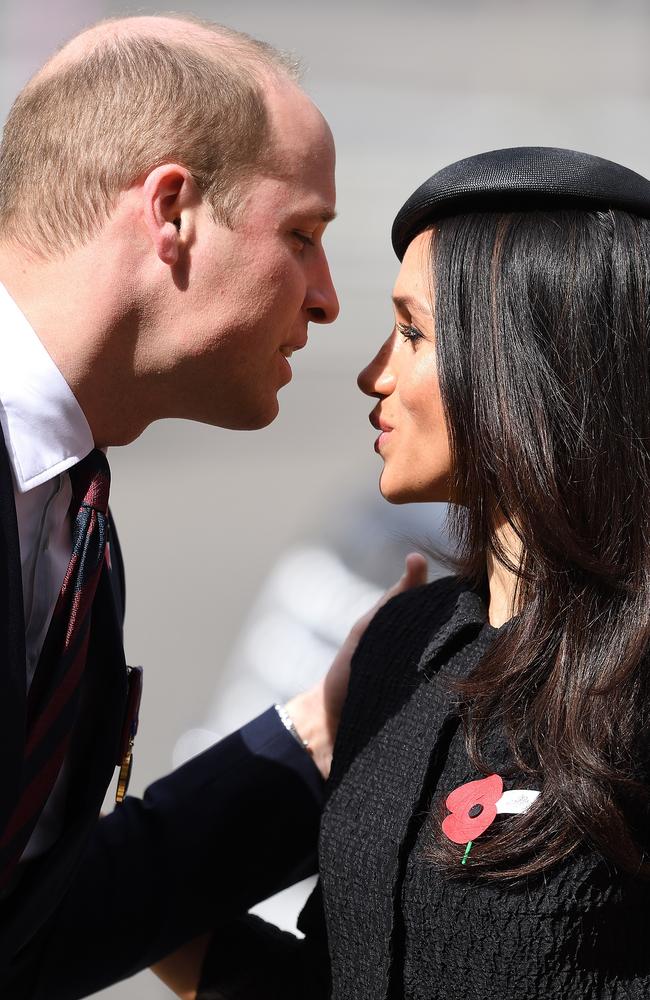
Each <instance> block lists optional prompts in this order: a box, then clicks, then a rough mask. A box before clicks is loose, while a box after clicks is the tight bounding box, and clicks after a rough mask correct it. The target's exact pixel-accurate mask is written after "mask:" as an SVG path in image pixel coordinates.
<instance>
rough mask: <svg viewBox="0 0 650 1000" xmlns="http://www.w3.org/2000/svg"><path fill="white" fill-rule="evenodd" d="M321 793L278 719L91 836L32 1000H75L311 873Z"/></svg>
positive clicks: (199, 760) (268, 719)
mask: <svg viewBox="0 0 650 1000" xmlns="http://www.w3.org/2000/svg"><path fill="white" fill-rule="evenodd" d="M322 797H323V782H322V779H321V778H320V775H319V773H318V771H317V769H316V767H315V765H314V764H313V762H312V761H311V759H310V757H309V756H308V754H306V753H305V751H304V750H303V749H302V748H301V747H300V746H299V745H298V743H297V742H296V741H295V740H294V739H293V738H292V737H291V736H290V735H289V733H288V732H287V731H286V729H285V728H284V726H283V725H282V723H281V722H280V720H279V718H278V717H277V713H276V712H275V711H274V710H273V709H269V711H268V712H266V713H264V715H262V716H260V717H259V718H258V719H256V720H254V721H253V722H252V723H249V725H248V726H245V727H244V728H243V729H241V730H239V731H238V732H236V733H233V734H232V735H231V736H229V737H227V738H226V739H224V740H222V741H221V742H220V743H218V744H216V745H215V746H214V747H212V748H210V749H209V750H207V751H205V752H204V753H203V754H201V755H200V756H199V757H196V758H194V759H193V760H192V761H189V762H188V763H187V764H185V765H184V766H183V767H181V768H179V769H178V770H176V771H174V772H173V773H172V774H171V775H169V776H168V777H166V778H163V779H162V780H160V781H157V782H156V783H155V784H153V785H151V786H150V787H149V788H148V789H147V791H146V793H145V795H144V797H143V799H142V800H139V799H136V798H130V797H129V798H127V799H126V800H125V801H124V803H123V804H122V805H121V806H119V807H118V808H117V809H116V810H115V811H114V812H113V813H112V814H111V815H110V816H108V817H106V818H104V819H102V820H101V821H100V822H99V823H98V824H97V827H96V830H95V833H94V835H93V837H92V839H91V841H90V844H89V846H88V849H87V850H86V852H85V855H84V857H83V859H82V861H81V863H80V865H79V868H78V870H77V873H76V877H75V879H74V882H73V884H72V886H71V888H70V890H69V892H68V894H67V895H66V897H65V899H64V901H63V903H62V905H61V907H60V908H59V910H58V912H57V914H56V918H55V920H54V922H53V926H52V928H51V933H50V934H49V939H48V941H47V945H46V948H45V951H44V952H43V953H42V961H40V962H39V979H38V984H37V986H36V987H35V989H34V990H33V991H32V992H31V994H30V996H32V997H33V998H34V1000H76V998H81V997H85V996H87V995H88V994H90V993H93V992H95V991H96V990H99V989H102V988H104V987H106V986H108V985H110V984H111V983H113V982H116V981H118V980H120V979H124V978H126V977H128V976H131V975H133V974H134V973H136V972H138V971H139V970H140V969H143V968H145V967H146V966H149V965H151V964H152V963H154V962H156V961H158V960H159V959H160V958H162V957H163V956H164V955H166V954H168V953H169V952H171V951H173V950H174V949H176V948H177V947H179V946H180V945H181V944H183V943H184V942H185V941H188V940H190V939H191V938H193V937H195V936H196V935H198V934H201V933H204V932H205V931H206V930H208V929H212V928H215V927H218V926H219V925H224V926H225V925H227V924H229V923H232V922H233V921H235V920H236V919H237V918H238V917H240V916H243V915H244V914H245V913H246V911H247V910H248V909H249V908H250V907H251V906H254V905H255V904H256V903H257V902H260V901H261V900H262V899H265V898H267V897H268V896H270V895H273V893H275V892H278V891H280V889H283V888H285V887H286V886H288V885H291V884H293V883H294V882H296V881H298V880H300V879H302V878H304V877H306V876H307V875H309V874H312V873H313V872H314V871H315V870H316V842H317V835H318V824H319V816H320V809H321V805H322Z"/></svg>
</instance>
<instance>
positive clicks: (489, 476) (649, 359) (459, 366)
mask: <svg viewBox="0 0 650 1000" xmlns="http://www.w3.org/2000/svg"><path fill="white" fill-rule="evenodd" d="M431 274H432V282H433V292H432V294H433V295H434V297H435V326H436V344H437V347H436V350H437V355H438V368H439V377H440V385H441V393H442V398H443V403H444V407H445V412H446V417H447V426H448V428H449V433H450V438H451V449H452V460H453V476H454V495H455V496H457V497H459V498H460V499H461V500H462V504H459V505H458V506H456V507H455V508H453V513H452V514H451V519H452V528H453V532H454V534H455V536H456V540H457V542H458V545H459V563H458V565H459V567H460V569H461V572H462V574H463V575H464V576H465V577H466V578H468V579H469V580H470V581H471V582H472V583H474V584H476V585H479V586H480V585H482V584H483V585H484V583H485V574H486V560H487V559H488V558H489V557H491V558H495V559H497V560H499V561H501V562H502V563H505V564H506V565H510V562H509V560H510V561H511V557H509V556H508V554H507V552H505V551H503V546H500V544H499V541H498V537H497V533H496V531H495V524H496V518H497V517H498V516H501V517H503V518H505V520H506V522H508V523H509V525H510V526H511V528H512V529H513V530H514V532H515V533H516V535H517V536H518V538H519V539H520V540H521V546H522V557H521V564H520V565H519V564H517V565H515V566H510V568H511V569H514V570H516V572H517V573H518V575H519V580H518V588H517V608H518V613H517V615H516V617H515V618H513V619H512V620H511V622H510V623H509V624H508V625H507V626H505V627H504V629H503V630H502V631H501V632H500V633H499V635H498V637H497V639H496V641H495V643H494V645H493V646H492V647H491V648H490V650H489V651H488V653H487V654H486V655H485V657H484V658H483V660H482V661H481V663H480V664H479V666H478V667H477V669H476V670H475V672H474V673H473V674H472V676H471V677H470V678H469V679H468V680H467V681H465V682H464V683H463V684H462V685H460V691H461V694H462V699H463V704H464V708H463V719H464V725H465V731H466V742H467V748H468V751H469V754H470V758H471V759H472V760H473V762H474V763H475V765H476V766H477V767H478V768H479V769H480V770H483V771H484V772H485V773H486V774H487V773H490V771H491V770H492V768H491V765H490V760H489V759H488V758H486V755H485V751H484V747H485V746H486V745H487V742H488V739H489V738H490V736H491V735H493V734H494V731H495V730H498V731H499V732H501V733H502V734H505V738H506V740H507V745H508V747H509V751H510V753H511V754H512V757H513V760H514V766H515V767H516V769H517V771H519V772H520V773H522V772H523V774H524V775H528V776H533V777H534V778H535V779H537V781H538V782H539V785H538V787H540V788H541V789H542V795H541V796H540V798H539V799H538V801H537V803H536V804H535V805H534V806H533V807H532V808H530V809H529V810H528V812H526V813H524V814H523V815H521V816H516V817H512V818H508V819H507V820H505V819H504V820H503V821H501V820H500V821H499V822H498V823H495V824H494V825H493V826H492V827H491V828H490V830H488V831H487V833H486V834H485V835H484V836H483V837H481V838H480V840H478V841H477V842H476V843H475V844H474V846H473V847H472V854H471V861H472V864H471V866H469V865H468V866H467V867H461V866H460V865H459V863H458V861H459V859H458V848H456V847H455V845H453V844H451V843H449V842H447V843H443V842H442V841H443V840H446V838H441V840H440V841H438V842H437V843H436V844H435V845H434V847H433V849H432V850H433V858H434V860H438V861H439V862H442V863H444V865H445V867H446V868H447V870H451V868H452V867H453V870H454V873H455V874H458V875H461V876H462V875H468V876H469V875H471V876H477V875H479V876H484V877H488V878H504V877H507V878H512V877H515V876H521V875H527V874H534V873H540V872H542V871H544V870H546V869H548V868H549V867H551V866H552V865H554V864H555V863H557V862H559V861H561V860H562V859H563V858H565V857H566V856H567V855H569V854H570V853H571V852H573V851H574V850H576V848H578V847H580V845H585V844H587V845H589V846H590V847H592V848H595V849H596V850H597V851H598V852H600V853H601V854H602V855H603V856H605V857H606V858H608V859H610V860H611V861H613V862H614V863H615V864H616V865H617V866H618V867H619V868H621V869H623V870H627V871H634V872H642V873H644V874H646V875H647V874H648V870H649V869H650V866H646V864H645V863H644V860H643V845H644V842H645V841H646V840H647V837H648V833H649V832H650V824H649V817H650V786H649V785H648V783H647V782H648V778H649V777H650V775H649V764H650V754H649V747H650V699H649V694H650V692H649V690H648V688H649V681H648V670H649V666H650V664H649V656H648V653H649V648H650V221H648V220H645V219H641V218H638V217H636V216H634V215H630V214H628V213H626V212H621V211H573V210H561V211H553V212H547V211H544V212H541V211H539V212H538V211H530V212H514V213H510V214H498V213H485V214H478V213H475V214H469V215H462V216H457V217H455V218H450V219H447V220H444V221H442V222H441V223H439V224H437V225H436V226H435V228H434V229H433V231H432V240H431ZM533 787H535V786H533Z"/></svg>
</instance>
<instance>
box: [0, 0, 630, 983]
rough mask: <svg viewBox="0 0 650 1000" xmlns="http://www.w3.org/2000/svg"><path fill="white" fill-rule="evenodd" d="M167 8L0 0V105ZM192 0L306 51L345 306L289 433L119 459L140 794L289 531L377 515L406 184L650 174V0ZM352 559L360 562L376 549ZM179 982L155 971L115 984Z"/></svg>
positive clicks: (398, 526) (320, 341)
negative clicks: (377, 383) (487, 153)
mask: <svg viewBox="0 0 650 1000" xmlns="http://www.w3.org/2000/svg"><path fill="white" fill-rule="evenodd" d="M159 9H160V8H157V7H155V6H154V5H151V4H142V5H139V6H137V7H125V6H123V5H121V4H114V3H111V2H109V0H67V2H66V0H4V2H3V4H2V8H1V10H0V120H3V119H4V116H5V114H6V112H7V110H8V109H9V107H10V105H11V102H12V100H13V97H14V96H15V94H16V92H17V91H18V89H19V88H20V87H21V86H22V84H23V83H24V82H25V81H26V80H27V79H28V77H29V76H30V75H31V73H32V72H33V71H34V70H35V69H36V68H37V67H38V66H39V65H40V64H41V63H42V62H43V61H44V59H45V58H46V57H47V56H48V55H49V54H50V53H51V52H52V51H53V50H54V49H55V48H56V47H57V46H58V45H60V44H61V43H62V42H63V41H65V40H66V39H67V38H68V37H69V36H70V35H71V34H74V33H75V32H76V31H78V30H80V29H81V28H82V27H84V26H86V25H87V24H90V23H92V22H93V21H95V20H98V19H100V18H102V17H105V16H112V15H115V14H120V13H152V12H155V11H157V10H159ZM174 9H175V10H177V11H184V10H187V11H192V12H194V13H196V14H198V15H201V16H203V17H208V18H212V19H214V20H217V21H221V22H223V23H225V24H229V25H232V26H233V27H235V28H238V29H240V30H244V31H248V32H250V33H251V34H254V35H257V36H259V37H261V38H264V39H267V40H269V41H271V42H273V43H275V44H276V45H278V46H280V47H282V48H285V49H290V50H293V51H295V52H296V53H298V54H299V55H300V56H301V57H302V59H303V62H304V65H305V69H306V74H305V86H306V89H307V90H308V91H309V93H310V94H311V95H312V96H313V98H314V99H315V100H316V102H317V103H318V104H319V105H320V107H321V109H322V110H323V112H324V113H325V115H326V117H327V118H328V119H329V121H330V123H331V125H332V128H333V131H334V135H335V138H336V141H337V146H338V188H339V213H340V217H339V219H338V220H337V221H336V222H335V223H334V224H333V226H332V227H331V231H330V232H329V233H328V235H327V237H326V247H327V248H328V251H329V255H330V261H331V266H332V271H333V276H334V279H335V281H336V283H337V286H338V290H339V294H340V299H341V316H340V319H339V320H338V322H337V323H336V325H335V326H334V327H332V328H327V327H324V328H319V327H316V328H314V329H313V330H312V333H311V335H310V344H309V347H308V348H307V350H306V351H305V352H302V353H301V354H299V355H297V356H295V357H294V363H293V367H294V381H293V382H292V383H291V385H290V386H288V387H287V388H285V389H284V390H283V391H282V395H281V414H280V416H279V418H278V419H277V421H276V422H275V423H274V424H273V426H272V427H270V428H268V429H266V430H263V431H258V432H255V433H250V434H246V433H231V432H224V431H221V430H217V429H214V428H209V427H202V426H199V425H195V424H182V423H176V422H166V423H161V424H158V425H157V426H154V427H152V428H150V429H149V430H148V431H147V432H146V433H145V434H144V435H143V437H142V438H141V439H140V440H139V441H137V442H136V443H135V444H133V445H130V446H129V447H128V448H127V449H115V450H114V451H113V452H112V453H111V464H112V467H113V483H114V485H113V489H112V506H113V511H114V513H115V516H116V518H117V523H118V526H119V528H120V534H121V539H122V545H123V548H124V550H125V554H126V561H127V585H128V602H127V608H128V614H127V634H126V645H127V655H128V657H129V658H130V661H131V662H133V663H143V664H144V666H145V695H144V705H143V711H142V721H141V729H140V734H139V737H138V741H137V748H136V764H135V773H134V778H133V784H132V788H133V790H135V791H136V792H139V791H141V790H142V789H143V788H144V786H145V785H146V784H147V783H148V782H149V781H151V780H152V779H153V778H155V777H156V776H158V775H160V774H162V773H163V772H165V771H166V770H168V769H169V767H170V763H171V759H172V753H173V749H174V746H175V745H176V744H177V741H178V739H179V737H181V735H182V734H183V733H185V732H186V731H187V730H190V729H192V728H193V727H196V726H201V725H202V724H204V722H205V717H206V712H207V711H208V706H210V705H213V703H214V698H215V692H218V691H219V690H220V684H221V681H220V678H221V677H222V671H223V667H224V664H226V663H231V664H232V655H233V649H236V648H237V644H238V642H239V641H240V640H238V636H239V634H240V630H241V628H242V625H243V623H244V621H245V620H246V618H247V615H248V613H249V610H250V608H251V605H252V604H253V602H255V601H256V599H257V596H258V593H259V590H260V587H262V585H263V582H264V581H265V580H266V578H267V575H268V573H269V572H270V571H271V569H272V567H274V566H275V565H276V563H277V560H278V559H279V558H281V557H282V554H283V553H284V552H285V551H286V549H287V547H289V546H292V547H294V548H295V547H296V546H301V545H307V544H312V543H313V544H320V543H321V541H322V539H323V538H325V537H330V536H331V535H332V532H334V533H336V531H337V529H338V528H339V527H340V526H341V525H344V524H345V522H346V518H348V516H349V511H350V510H351V509H353V508H354V509H356V510H362V511H363V510H367V511H373V512H374V510H375V507H374V506H373V505H374V504H375V501H374V500H373V499H372V497H373V496H374V492H375V483H376V480H377V475H378V471H379V462H378V459H377V457H376V456H375V454H374V452H373V450H372V441H373V436H374V435H373V432H372V430H371V428H370V426H369V424H368V423H367V414H368V412H369V410H370V405H369V401H368V400H367V399H365V398H364V397H362V396H361V394H360V393H359V392H358V390H357V389H356V386H355V375H356V372H357V371H358V370H359V368H360V367H362V365H363V364H364V363H365V362H366V361H367V360H368V359H369V357H370V356H371V354H372V353H373V352H374V351H375V350H376V348H377V347H378V345H379V344H380V343H381V341H382V339H383V338H385V336H386V335H387V334H388V332H389V330H390V327H391V310H390V304H389V294H390V288H391V284H392V281H393V279H394V276H395V273H396V261H395V259H394V257H393V255H392V251H391V248H390V243H389V239H388V234H389V228H390V223H391V220H392V218H393V216H394V214H395V212H396V210H397V208H398V207H399V206H400V204H401V203H402V201H403V200H404V199H405V197H406V196H407V195H408V194H409V193H410V192H411V190H412V189H413V188H414V187H415V186H416V185H417V184H418V183H419V182H420V181H422V180H423V179H424V178H425V177H426V176H428V175H429V174H430V173H432V172H433V171H434V170H436V169H437V168H438V167H441V166H443V165H444V164H445V163H448V162H450V161H452V160H455V159H458V158H460V157H462V156H466V155H469V154H471V153H474V152H478V151H480V150H484V149H493V148H498V147H501V146H510V145H522V144H530V145H555V146H569V147H573V148H575V149H581V150H588V151H589V152H592V153H596V154H599V155H601V156H605V157H609V158H612V159H615V160H618V161H620V162H622V163H624V164H626V165H628V166H630V167H632V168H633V169H635V170H638V171H640V172H641V173H645V174H646V175H647V174H650V142H649V140H648V126H649V125H650V61H649V60H648V49H649V43H650V7H649V5H648V3H647V0H608V2H605V0H544V2H543V3H541V2H538V3H532V2H529V0H494V2H490V3H488V2H480V0H456V2H452V0H449V2H447V0H429V2H427V3H424V2H421V0H402V2H401V3H399V4H395V3H386V2H383V0H382V2H374V3H370V2H361V3H355V2H352V0H346V2H341V0H329V3H328V4H324V3H322V2H313V0H302V2H300V3H298V2H290V0H267V2H265V3H263V2H261V0H240V2H222V3H216V2H215V3H208V2H203V0H192V2H187V3H186V2H184V0H176V3H175V8H174ZM215 391H218V386H215ZM151 491H154V492H155V494H156V495H157V496H159V497H160V503H159V506H158V508H157V510H156V511H155V516H153V517H152V516H151V513H150V512H149V513H147V514H146V515H145V501H144V498H145V497H146V496H148V495H150V494H151ZM392 515H393V516H392V518H391V520H390V525H389V530H388V534H389V535H391V538H392V541H391V538H383V537H382V534H381V531H380V530H378V531H376V532H374V533H373V532H370V531H369V532H368V533H367V535H364V537H363V544H364V545H365V546H366V552H365V556H366V557H367V556H368V554H369V553H368V548H370V549H375V548H376V549H377V550H382V547H386V546H387V548H386V555H387V558H386V559H385V560H384V562H383V563H382V565H383V566H389V565H390V558H389V557H390V556H391V553H392V552H393V550H392V549H391V544H392V542H394V540H395V538H398V537H401V536H402V535H404V536H406V535H409V534H411V533H412V521H411V520H410V518H409V513H408V511H405V510H403V509H398V510H394V511H392ZM361 516H362V517H363V515H361ZM368 517H369V518H370V520H373V518H374V513H373V514H372V515H371V514H369V515H368ZM432 517H433V512H432ZM197 523H200V525H201V528H200V531H196V532H193V531H192V530H191V529H192V526H193V525H195V524H197ZM357 523H361V522H357ZM373 523H374V521H373ZM420 525H421V527H423V528H426V516H425V517H424V518H423V517H422V516H421V517H420ZM188 529H189V530H188ZM163 536H164V548H163V549H162V550H161V549H160V547H159V540H160V538H161V537H163ZM340 537H345V532H343V535H342V536H340ZM379 555H381V551H380V552H379ZM353 556H354V558H359V559H361V561H363V558H364V552H363V551H361V546H359V545H357V548H356V551H355V553H353ZM351 561H354V559H353V557H352V556H351ZM375 582H376V583H380V582H381V581H380V580H376V581H375ZM172 623H173V624H172ZM223 697H224V698H227V697H228V692H227V691H223ZM252 710H253V709H252V708H251V711H252ZM97 905H98V906H101V900H98V901H97ZM126 933H128V929H126ZM169 995H170V994H169V993H168V992H167V991H166V990H165V989H164V988H163V987H162V986H161V985H160V984H159V983H158V982H157V981H156V980H155V979H154V978H153V977H152V976H151V975H150V974H149V973H143V974H141V975H140V976H138V977H136V978H135V979H134V980H131V981H130V982H128V983H124V984H121V985H119V986H116V987H114V988H112V989H111V990H108V991H106V992H105V993H103V994H101V996H102V997H103V998H104V1000H127V998H129V1000H136V998H137V1000H156V998H157V1000H162V998H164V997H167V996H169Z"/></svg>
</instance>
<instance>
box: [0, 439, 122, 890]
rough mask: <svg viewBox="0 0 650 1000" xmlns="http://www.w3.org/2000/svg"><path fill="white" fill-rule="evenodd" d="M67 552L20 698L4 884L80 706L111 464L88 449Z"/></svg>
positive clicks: (77, 471)
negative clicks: (16, 785) (16, 786)
mask: <svg viewBox="0 0 650 1000" xmlns="http://www.w3.org/2000/svg"><path fill="white" fill-rule="evenodd" d="M70 480H71V483H72V503H71V505H70V513H71V516H72V517H73V527H72V556H71V558H70V563H69V565H68V569H67V571H66V575H65V579H64V581H63V586H62V588H61V592H60V594H59V597H58V600H57V604H56V607H55V609H54V614H53V616H52V621H51V623H50V627H49V630H48V633H47V636H46V638H45V643H44V644H43V649H42V652H41V655H40V658H39V661H38V665H37V667H36V671H35V674H34V678H33V680H32V684H31V686H30V689H29V695H28V698H27V727H26V741H25V754H24V757H23V774H22V785H21V791H20V795H19V798H18V801H17V802H16V805H15V807H14V810H13V812H12V814H11V816H10V818H9V821H8V823H7V826H6V828H5V829H4V831H3V832H2V837H1V838H0V889H2V888H3V887H4V886H6V885H7V883H8V881H9V880H10V878H11V875H12V873H13V871H14V869H15V866H16V864H17V863H18V861H19V860H20V857H21V855H22V853H23V851H24V849H25V847H26V845H27V842H28V840H29V838H30V836H31V834H32V831H33V830H34V827H35V826H36V824H37V822H38V818H39V816H40V815H41V812H42V810H43V807H44V806H45V803H46V802H47V799H48V797H49V795H50V792H51V791H52V788H53V787H54V783H55V781H56V779H57V777H58V775H59V772H60V770H61V766H62V764H63V761H64V758H65V756H66V753H67V752H68V748H69V746H70V740H71V737H72V732H73V729H74V725H75V720H76V717H77V711H78V708H79V695H80V690H81V681H82V679H83V675H84V669H85V666H86V657H87V652H88V640H89V637H90V619H91V610H92V604H93V599H94V596H95V591H96V589H97V583H98V582H99V577H100V574H101V571H102V567H103V565H104V559H105V553H106V542H107V527H108V491H109V486H110V470H109V467H108V462H107V460H106V456H105V455H104V453H103V452H101V451H99V450H98V449H95V450H94V451H91V452H90V454H89V455H87V456H86V458H84V459H83V461H82V462H79V464H78V465H76V466H74V467H73V468H72V469H71V470H70Z"/></svg>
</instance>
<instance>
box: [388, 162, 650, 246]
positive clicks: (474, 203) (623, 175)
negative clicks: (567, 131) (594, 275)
mask: <svg viewBox="0 0 650 1000" xmlns="http://www.w3.org/2000/svg"><path fill="white" fill-rule="evenodd" d="M558 208H580V209H607V208H617V209H622V210H624V211H627V212H633V213H635V214H636V215H641V216H643V217H645V218H647V217H650V181H648V180H647V179H646V178H645V177H642V176H641V174H637V173H635V172H634V171H633V170H630V169H628V167H624V166H622V165H621V164H620V163H614V162H612V161H611V160H604V159H602V157H600V156H592V155H591V154H590V153H579V152H577V151H576V150H574V149H555V148H554V147H551V146H516V147H514V148H512V149H495V150H491V151H490V152H488V153H478V154H477V155H476V156H469V157H467V159H464V160H458V161H457V162H456V163H451V164H450V165H449V166H447V167H443V168H442V170H439V171H438V172H437V173H435V174H433V176H432V177H429V179H428V180H426V181H425V182H424V184H421V185H420V187H419V188H417V190H416V191H414V192H413V194H412V195H411V197H410V198H409V199H408V200H407V201H406V202H405V204H404V205H403V206H402V208H401V209H400V210H399V212H398V213H397V216H396V218H395V221H394V223H393V231H392V241H393V248H394V250H395V253H396V254H397V256H398V257H399V259H400V260H401V259H402V258H403V256H404V254H405V253H406V248H407V247H408V245H409V243H410V242H411V240H412V239H413V238H414V236H417V234H418V233H421V232H422V230H423V229H426V228H427V226H429V225H431V223H433V222H435V221H436V220H437V219H442V218H444V217H445V216H450V215H456V214H458V213H461V212H476V211H483V212H488V211H495V212H510V211H524V210H531V209H547V210H549V209H558Z"/></svg>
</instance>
